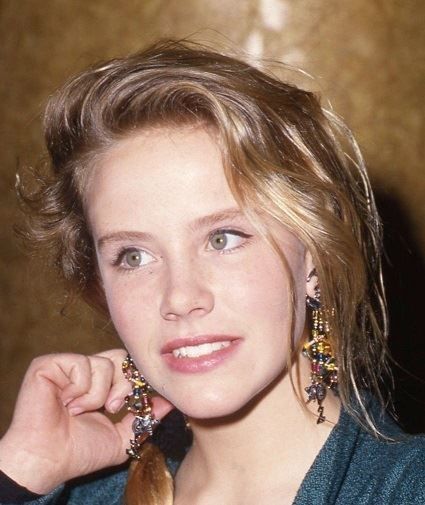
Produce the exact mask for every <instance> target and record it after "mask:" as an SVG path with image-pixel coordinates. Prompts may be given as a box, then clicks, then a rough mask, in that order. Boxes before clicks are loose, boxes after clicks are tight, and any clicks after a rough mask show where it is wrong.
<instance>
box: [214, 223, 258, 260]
mask: <svg viewBox="0 0 425 505" xmlns="http://www.w3.org/2000/svg"><path fill="white" fill-rule="evenodd" d="M218 234H229V235H236V236H237V237H241V238H244V239H246V240H245V241H244V242H242V243H241V244H239V245H237V246H235V247H232V248H230V249H221V250H220V249H214V248H213V250H215V251H217V252H219V253H220V254H230V253H232V252H233V251H235V250H237V249H240V248H242V247H245V246H246V245H247V242H248V241H249V239H250V238H251V237H252V235H249V234H248V233H245V232H243V231H240V230H235V229H233V228H218V229H217V230H214V231H213V232H211V233H210V234H209V236H208V243H209V244H210V243H211V240H212V239H213V237H214V235H218Z"/></svg>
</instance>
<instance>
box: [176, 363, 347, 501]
mask: <svg viewBox="0 0 425 505" xmlns="http://www.w3.org/2000/svg"><path fill="white" fill-rule="evenodd" d="M299 375H300V381H303V382H304V384H305V385H307V384H308V376H309V374H308V366H307V367H305V366H304V367H303V364H301V366H300V370H299ZM324 406H325V415H326V418H327V421H325V422H324V423H322V424H319V425H318V424H317V416H316V415H315V412H316V409H317V405H315V404H311V405H309V406H308V408H306V407H305V405H304V404H303V403H302V402H301V401H300V400H299V397H298V396H297V394H296V393H295V392H294V388H293V385H292V383H291V380H290V376H289V374H288V373H285V374H283V375H282V376H281V377H278V378H277V379H276V380H275V381H274V382H273V383H272V384H271V385H270V386H269V387H268V388H267V389H266V390H265V391H263V392H262V393H261V395H260V396H259V397H258V398H255V400H253V401H252V402H251V404H250V405H248V406H246V407H245V408H244V409H243V410H242V411H240V412H238V413H236V414H234V415H232V416H228V417H226V418H220V419H209V420H196V419H191V420H190V422H191V427H192V430H193V437H194V439H193V440H194V442H193V445H192V448H191V450H190V451H189V453H188V455H187V457H186V458H185V460H184V462H183V464H182V466H181V468H180V470H179V472H178V475H177V478H176V490H177V491H179V488H181V489H183V488H185V489H186V490H187V491H188V492H189V494H190V495H192V496H193V495H194V494H195V495H197V494H198V495H199V491H200V490H202V493H203V494H205V493H206V489H210V490H215V491H212V492H215V493H216V494H217V495H218V496H221V499H220V500H219V502H220V503H226V502H225V501H223V498H222V497H223V492H224V493H227V495H228V496H229V500H228V502H229V503H250V501H249V499H244V496H246V497H251V501H252V502H253V503H256V502H255V500H253V499H252V497H253V496H255V493H256V490H258V491H259V492H261V496H262V501H263V500H264V489H267V490H270V491H273V492H274V494H275V495H276V490H279V489H282V490H285V494H286V495H287V496H288V495H289V494H291V493H292V495H293V497H294V496H295V494H296V491H297V489H298V487H299V485H300V484H301V482H302V479H303V477H304V475H305V474H306V472H307V471H308V469H309V467H310V466H311V464H312V463H313V461H314V458H315V457H316V455H317V454H318V452H319V451H320V449H321V447H322V446H323V444H324V442H325V441H326V439H327V437H328V436H329V434H330V432H331V430H332V428H333V426H334V424H335V423H336V422H337V420H338V416H339V407H340V405H339V400H338V399H337V398H336V397H334V395H333V394H331V393H330V394H329V395H328V396H327V398H326V400H325V402H324ZM188 483H190V484H189V488H190V489H189V488H188V487H187V486H188ZM224 487H225V488H226V489H224ZM288 493H289V494H288ZM232 496H233V498H232ZM235 497H237V500H235ZM244 500H245V501H244ZM194 501H195V502H196V503H198V501H196V500H194ZM190 502H191V501H189V500H188V501H187V503H190ZM199 503H203V502H202V501H201V500H199ZM205 503H209V501H208V500H207V501H205ZM217 503H218V502H217Z"/></svg>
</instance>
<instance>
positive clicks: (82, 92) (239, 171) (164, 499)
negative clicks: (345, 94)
mask: <svg viewBox="0 0 425 505" xmlns="http://www.w3.org/2000/svg"><path fill="white" fill-rule="evenodd" d="M164 124H166V125H172V126H173V125H176V126H179V125H182V124H187V125H192V124H202V125H206V126H211V127H213V128H214V129H215V130H216V131H217V132H218V138H219V142H220V147H221V149H222V152H223V162H224V168H225V173H226V177H227V180H228V183H229V186H230V188H231V190H232V192H233V194H234V196H235V198H236V199H237V201H238V203H239V205H240V206H241V208H242V209H243V210H245V211H246V212H247V214H248V215H250V216H251V217H252V219H253V220H255V221H256V222H257V224H258V226H260V227H261V223H262V220H261V215H259V214H258V213H256V212H255V209H261V211H262V213H263V214H266V215H267V216H270V217H272V218H273V219H275V220H277V221H278V222H279V223H281V224H282V225H283V226H285V227H286V228H287V229H288V230H290V231H291V232H293V233H294V234H295V235H296V236H297V237H298V238H299V239H300V240H301V241H302V242H303V244H304V245H305V247H306V248H307V249H308V250H309V251H310V253H311V255H312V258H313V262H314V264H315V267H316V270H317V275H318V279H319V281H320V288H321V294H322V302H323V303H324V305H326V306H328V307H333V308H334V309H335V317H334V320H333V333H332V338H333V342H332V344H333V347H334V349H335V350H336V356H337V359H338V366H339V386H338V389H339V396H340V399H341V401H342V404H343V406H344V408H345V409H346V411H348V412H349V413H350V414H351V415H352V416H353V417H354V418H356V419H357V420H358V421H359V422H360V423H361V424H362V425H363V426H365V427H366V428H368V429H369V430H371V431H372V432H374V433H376V434H379V430H378V428H377V425H376V423H375V420H374V419H372V418H371V417H370V415H369V413H368V410H367V406H366V403H365V399H364V396H363V394H362V391H364V390H369V391H371V392H372V393H373V395H375V396H376V397H377V398H378V400H379V401H380V402H381V405H383V406H384V404H385V398H384V395H383V394H382V393H381V386H382V381H383V377H385V375H386V374H387V373H388V366H387V361H386V355H387V350H386V343H385V336H386V331H387V330H386V328H387V315H386V308H385V297H384V292H383V286H382V279H381V263H380V261H381V260H380V254H381V242H382V230H381V224H380V220H379V217H378V214H377V211H376V207H375V202H374V199H373V194H372V192H371V189H370V183H369V179H368V176H367V173H366V170H365V166H364V162H363V159H362V157H361V154H360V151H359V149H358V147H357V144H356V142H355V141H354V139H353V137H352V136H351V134H350V132H349V130H348V129H347V128H346V127H345V125H344V124H343V122H342V121H341V120H340V119H339V118H338V117H337V116H335V115H334V114H332V113H330V112H327V111H326V110H324V109H323V108H322V107H321V105H320V103H319V100H318V98H317V97H316V96H315V95H314V94H313V93H311V92H308V91H304V90H301V89H299V88H297V87H295V86H293V85H290V84H288V83H286V82H283V81H281V80H279V79H277V78H276V77H274V76H273V75H272V74H269V73H267V72H265V71H261V70H259V69H258V68H256V67H254V66H252V65H250V64H248V63H246V62H244V61H242V60H240V59H237V58H234V57H231V56H229V55H224V54H221V53H219V52H215V51H212V50H209V49H207V48H204V47H202V46H199V45H197V44H194V43H189V42H175V41H167V42H161V43H158V44H155V45H154V46H152V47H150V48H148V49H146V50H145V51H142V52H140V53H137V54H134V55H132V56H129V57H126V58H122V59H114V60H111V61H109V62H106V63H101V64H98V65H96V66H94V67H92V68H90V69H88V70H86V71H84V72H82V73H81V74H80V75H77V76H76V77H74V78H72V79H71V80H70V81H69V82H67V83H66V84H65V85H64V86H63V87H62V88H61V89H60V90H59V91H58V92H57V93H56V94H55V95H54V96H53V97H52V98H51V99H50V101H49V103H48V105H47V108H46V113H45V136H46V144H47V148H48V152H49V155H50V159H51V167H52V175H51V176H50V177H49V178H45V179H41V180H40V181H39V189H38V192H37V193H35V194H33V195H31V196H28V195H27V196H26V197H25V198H26V201H27V203H28V204H29V206H30V207H31V208H32V211H33V215H32V221H31V236H32V237H33V238H35V239H36V241H37V242H38V243H45V244H47V245H48V246H49V247H50V249H51V251H52V253H53V255H54V256H53V257H54V263H55V264H56V265H57V267H58V270H59V272H60V273H61V275H62V277H63V278H64V279H65V281H67V282H68V284H69V286H70V287H71V288H72V289H74V290H77V291H78V292H79V293H80V294H82V295H83V296H84V297H85V298H86V299H87V300H88V301H89V302H91V303H93V304H95V305H97V306H98V307H101V308H103V309H105V303H104V299H103V296H102V292H101V290H100V289H99V283H98V279H97V273H96V267H95V255H94V248H93V244H92V241H91V237H90V233H89V230H88V228H87V224H86V221H85V216H84V200H83V199H84V184H85V180H86V177H88V176H89V173H90V167H91V166H93V163H94V162H95V159H96V156H97V155H98V154H99V153H101V152H104V151H105V150H107V149H108V147H110V146H111V145H113V144H114V143H115V142H117V141H118V140H120V139H121V138H124V137H126V136H128V135H129V134H131V133H134V132H135V131H137V130H140V129H143V128H150V127H152V126H156V125H164ZM346 151H347V152H346ZM348 153H350V154H348ZM265 233H266V235H267V237H268V240H269V241H270V243H271V244H272V245H274V246H275V247H277V246H276V245H275V243H276V241H275V239H274V237H272V236H270V234H269V233H268V231H267V230H265ZM279 252H280V251H279ZM280 254H281V255H282V257H283V253H281V252H280ZM283 259H284V257H283ZM105 310H106V309H105ZM158 467H159V468H160V469H158ZM155 476H156V477H155ZM158 476H160V477H158ZM170 482H171V477H170V474H169V472H168V470H167V468H166V465H165V463H164V458H163V457H161V455H160V454H158V452H157V450H155V449H152V447H151V446H149V447H148V448H146V450H145V453H144V456H143V458H142V462H141V463H137V464H136V466H135V467H134V469H133V470H132V472H131V474H130V479H129V484H128V490H127V495H126V496H127V498H126V499H127V503H128V504H129V505H136V504H137V505H142V504H143V505H148V504H149V505H153V504H159V503H161V504H162V503H172V486H171V484H170ZM142 489H143V491H142ZM148 489H149V492H147V491H146V490H148Z"/></svg>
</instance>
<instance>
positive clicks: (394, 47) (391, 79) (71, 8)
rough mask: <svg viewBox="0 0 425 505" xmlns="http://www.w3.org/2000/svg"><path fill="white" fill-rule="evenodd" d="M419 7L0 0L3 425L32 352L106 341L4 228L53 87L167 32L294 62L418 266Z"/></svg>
mask: <svg viewBox="0 0 425 505" xmlns="http://www.w3.org/2000/svg"><path fill="white" fill-rule="evenodd" d="M424 17H425V2H424V1H423V0H350V1H348V0H292V1H290V0H261V1H260V0H227V1H226V0H184V1H183V0H120V1H116V0H90V1H87V0H1V2H0V33H1V34H2V35H1V38H2V40H1V44H0V57H1V60H0V65H1V80H0V96H1V100H0V109H1V110H0V118H1V123H0V124H1V142H2V148H1V150H0V185H1V186H0V194H1V199H0V220H1V226H0V237H1V239H0V254H1V265H0V290H1V291H0V292H1V306H0V335H1V340H0V342H1V343H0V346H1V347H0V398H1V402H0V433H1V432H2V430H4V428H5V427H6V425H7V423H8V422H9V420H10V415H11V409H12V404H13V399H14V397H15V396H16V392H17V388H18V385H19V382H20V378H21V376H22V374H23V371H24V369H25V367H26V366H27V364H28V363H29V361H30V359H31V358H32V357H33V356H35V355H38V354H40V353H43V352H52V351H56V350H65V351H68V350H82V351H83V352H94V351H95V350H98V349H100V348H107V347H109V346H110V345H113V337H112V330H111V329H110V328H109V327H108V326H107V325H106V324H105V323H104V322H101V321H98V320H97V319H96V317H95V315H94V314H92V313H90V312H89V311H88V310H87V309H85V308H84V307H82V306H79V305H76V306H74V307H73V308H72V309H68V310H67V311H66V312H65V314H64V315H60V310H61V308H62V306H63V304H64V295H63V293H62V291H61V289H60V287H59V286H57V285H56V284H55V283H54V280H53V279H52V278H51V275H50V274H49V270H48V268H46V266H45V265H43V264H41V263H35V262H32V261H30V260H29V259H28V258H27V257H26V256H25V255H24V253H23V251H22V250H21V248H20V246H19V244H18V243H17V241H16V239H15V238H14V236H13V230H12V228H13V225H14V223H15V222H16V221H17V219H18V217H17V215H18V212H17V205H16V200H15V195H14V189H13V186H14V177H15V175H14V174H15V172H16V170H17V166H19V165H25V164H34V163H36V162H37V159H38V158H39V156H40V154H41V153H42V139H41V134H40V112H41V110H42V108H43V103H44V102H45V100H46V97H47V96H48V95H49V93H50V92H51V91H52V90H54V89H55V87H57V86H59V85H60V84H61V83H62V82H63V80H64V79H65V78H66V77H67V76H68V75H70V74H71V73H73V72H74V71H76V70H78V69H80V68H82V67H84V66H85V65H86V64H88V63H90V62H92V61H94V60H97V59H104V58H106V57H109V56H114V55H122V54H126V53H129V52H131V51H134V50H136V49H138V48H140V47H142V46H143V45H145V44H146V43H148V42H151V41H153V40H155V39H157V38H158V37H169V36H171V37H186V36H189V35H194V36H195V38H196V39H197V40H200V41H205V42H214V43H216V42H219V43H220V45H221V46H223V45H228V46H234V45H235V46H238V47H242V48H243V49H245V50H247V51H249V52H250V53H252V54H257V55H264V56H267V57H273V58H278V59H282V60H284V61H286V62H288V63H290V64H292V65H295V66H300V67H302V68H303V69H305V70H306V71H308V72H309V73H311V74H313V75H315V76H316V77H317V80H316V81H315V83H314V86H315V87H316V88H317V89H320V90H321V91H322V92H323V93H324V94H326V96H327V97H329V98H330V100H331V103H332V105H333V107H334V108H335V109H336V111H338V112H339V113H340V114H341V115H342V116H343V117H344V118H345V119H346V120H347V122H348V123H349V124H350V126H351V127H352V129H353V130H354V132H355V134H356V136H357V138H358V140H359V141H360V144H361V146H362V148H363V151H364V154H365V156H366V159H367V161H368V164H369V166H370V171H371V175H372V178H373V182H374V185H375V187H376V188H377V189H378V190H379V192H380V193H382V194H384V195H387V196H388V197H390V198H391V205H390V207H392V210H393V211H394V209H401V211H403V215H404V218H403V219H404V221H403V223H406V224H403V226H402V228H408V235H409V237H408V240H409V241H410V242H409V243H410V244H414V248H417V249H415V251H414V254H415V255H416V256H415V258H416V259H418V258H419V263H418V265H420V268H419V270H420V271H419V272H418V269H415V275H414V278H416V279H417V278H418V277H420V275H422V273H423V269H422V270H421V268H422V266H423V261H422V258H423V255H424V252H425V205H424V199H425V177H424V167H423V159H424V123H423V113H424V105H423V101H424V99H423V89H424V66H425V59H424V55H425V44H424V42H425V36H424V34H425V30H424ZM397 212H398V210H397ZM397 212H393V214H394V215H395V219H396V220H397V219H398V218H397V215H398V214H397ZM409 247H410V246H409ZM402 261H404V260H402ZM408 263H409V261H408ZM422 280H423V279H422ZM410 291H411V289H410ZM400 303H405V302H404V301H403V300H400ZM418 324H419V325H421V324H422V323H421V322H420V320H419V323H418ZM421 328H422V326H421ZM421 332H422V329H421ZM396 333H397V332H396ZM422 333H423V332H422ZM401 338H404V337H402V336H400V335H395V337H394V339H395V340H397V339H398V340H397V341H398V342H399V343H400V341H401V340H400V339H401ZM403 345H405V344H404V343H403V342H402V346H403ZM410 346H411V349H413V350H414V349H420V348H421V344H420V343H419V342H416V343H415V342H412V343H411V344H410ZM34 401H36V399H34ZM28 408H29V417H30V412H31V406H30V405H29V406H28ZM422 408H423V405H422Z"/></svg>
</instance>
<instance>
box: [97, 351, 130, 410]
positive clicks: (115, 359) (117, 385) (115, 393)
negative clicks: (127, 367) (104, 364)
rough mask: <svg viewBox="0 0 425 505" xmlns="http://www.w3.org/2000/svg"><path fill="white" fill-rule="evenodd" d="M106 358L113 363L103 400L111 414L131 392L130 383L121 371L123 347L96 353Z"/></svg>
mask: <svg viewBox="0 0 425 505" xmlns="http://www.w3.org/2000/svg"><path fill="white" fill-rule="evenodd" d="M97 356H101V357H103V358H107V359H109V360H110V361H111V363H113V365H114V373H113V378H112V386H111V389H110V391H109V394H108V396H107V398H106V400H105V408H106V410H107V411H108V412H110V413H111V414H115V413H116V412H118V411H119V410H120V409H121V408H122V407H123V406H124V398H125V397H126V396H127V395H128V394H130V393H131V384H130V382H129V381H128V380H127V379H126V378H125V377H124V374H123V373H122V362H123V361H124V359H125V357H126V356H127V351H125V350H124V349H112V350H110V351H105V352H101V353H99V354H97Z"/></svg>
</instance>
